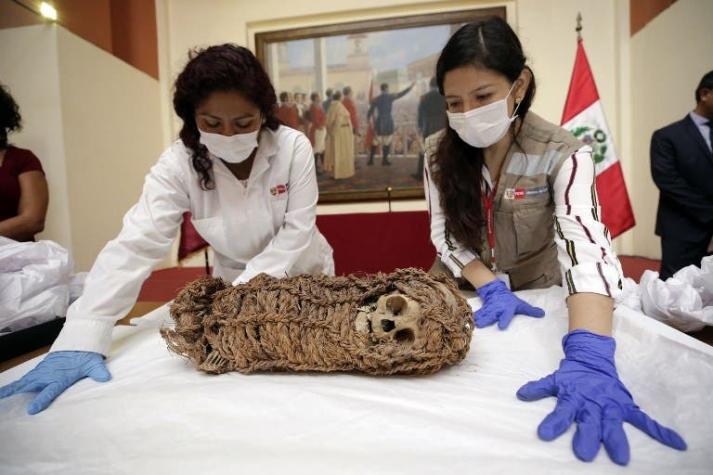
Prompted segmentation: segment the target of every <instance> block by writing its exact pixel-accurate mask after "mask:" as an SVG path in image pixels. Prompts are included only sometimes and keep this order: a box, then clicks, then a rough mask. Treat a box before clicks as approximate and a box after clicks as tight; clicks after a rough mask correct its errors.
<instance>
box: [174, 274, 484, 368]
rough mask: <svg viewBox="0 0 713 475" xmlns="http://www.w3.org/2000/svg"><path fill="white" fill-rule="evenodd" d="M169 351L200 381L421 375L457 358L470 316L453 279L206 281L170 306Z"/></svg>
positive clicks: (372, 277)
mask: <svg viewBox="0 0 713 475" xmlns="http://www.w3.org/2000/svg"><path fill="white" fill-rule="evenodd" d="M170 311H171V318H172V319H173V320H174V322H175V326H174V327H164V328H162V329H161V335H162V336H163V338H164V339H165V340H166V342H167V344H168V348H169V350H171V351H173V352H175V353H176V354H178V355H181V356H184V357H186V358H188V359H189V360H190V361H191V362H193V363H194V364H195V366H196V367H197V368H198V369H200V370H202V371H205V372H208V373H214V374H220V373H225V372H228V371H239V372H241V373H253V372H258V371H318V372H332V371H360V372H363V373H367V374H373V375H389V374H430V373H433V372H436V371H438V370H439V369H441V368H442V367H444V366H448V365H453V364H456V363H458V362H459V361H461V360H463V358H465V356H466V354H467V352H468V350H469V347H470V340H471V336H472V332H473V330H472V320H471V319H472V311H471V309H470V306H469V305H468V303H467V302H466V301H465V299H464V298H463V297H462V296H461V295H460V293H459V292H458V289H457V287H456V285H455V283H454V282H453V280H452V279H450V278H449V277H447V276H446V275H443V274H440V275H435V276H434V275H429V274H426V273H425V272H423V271H421V270H419V269H400V270H397V271H395V272H393V273H390V274H382V273H378V274H373V275H365V276H356V275H350V276H346V277H342V276H340V277H327V276H314V275H300V276H296V277H289V278H284V279H277V278H274V277H270V276H268V275H266V274H260V275H258V276H257V277H255V278H253V279H252V280H251V281H250V282H248V283H246V284H243V285H238V286H231V285H230V284H229V283H227V282H225V281H223V280H222V279H219V278H213V277H206V278H202V279H199V280H197V281H195V282H192V283H191V284H188V285H187V286H186V287H185V288H184V289H183V290H182V291H181V292H180V293H179V294H178V296H177V297H176V299H175V301H174V302H173V304H172V305H171V309H170Z"/></svg>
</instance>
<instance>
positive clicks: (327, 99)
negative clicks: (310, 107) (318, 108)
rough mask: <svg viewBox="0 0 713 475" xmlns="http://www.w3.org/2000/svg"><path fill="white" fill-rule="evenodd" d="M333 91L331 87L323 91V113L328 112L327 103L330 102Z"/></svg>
mask: <svg viewBox="0 0 713 475" xmlns="http://www.w3.org/2000/svg"><path fill="white" fill-rule="evenodd" d="M333 93H334V91H332V88H329V89H327V90H326V91H324V102H322V110H324V113H325V114H326V113H327V112H329V105H330V104H331V103H332V94H333Z"/></svg>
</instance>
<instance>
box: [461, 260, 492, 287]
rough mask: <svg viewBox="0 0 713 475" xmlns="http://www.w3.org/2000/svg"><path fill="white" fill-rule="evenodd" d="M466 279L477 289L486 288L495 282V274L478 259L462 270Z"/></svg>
mask: <svg viewBox="0 0 713 475" xmlns="http://www.w3.org/2000/svg"><path fill="white" fill-rule="evenodd" d="M462 275H463V277H465V279H466V280H467V281H468V282H470V283H471V284H473V287H475V288H476V289H478V288H480V287H482V286H484V285H485V284H487V283H488V282H492V281H493V280H495V274H493V273H492V271H491V270H490V269H488V267H487V266H486V265H485V264H483V263H482V262H481V261H480V260H478V259H473V260H472V261H470V262H469V263H468V264H467V265H466V266H465V267H464V268H463V270H462Z"/></svg>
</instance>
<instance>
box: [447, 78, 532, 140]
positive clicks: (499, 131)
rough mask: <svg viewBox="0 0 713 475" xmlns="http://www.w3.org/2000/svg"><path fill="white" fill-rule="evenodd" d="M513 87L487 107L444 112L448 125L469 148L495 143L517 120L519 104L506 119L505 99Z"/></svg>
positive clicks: (506, 104) (506, 105)
mask: <svg viewBox="0 0 713 475" xmlns="http://www.w3.org/2000/svg"><path fill="white" fill-rule="evenodd" d="M514 87H515V83H513V85H512V86H511V87H510V90H509V91H508V95H507V96H505V98H504V99H500V100H499V101H495V102H493V103H490V104H488V105H487V106H482V107H477V108H475V109H472V110H469V111H468V112H446V114H447V115H448V124H449V125H450V127H451V129H453V130H455V131H456V133H457V134H458V136H459V137H460V138H461V140H463V141H464V142H465V143H467V144H468V145H470V146H473V147H478V148H486V147H489V146H491V145H493V144H494V143H497V142H498V141H499V140H500V139H501V138H503V137H504V136H505V133H506V132H507V130H508V127H510V124H511V123H512V122H513V121H514V120H515V119H516V118H517V115H515V113H516V112H517V109H518V107H520V104H519V103H518V104H517V106H516V107H515V110H514V111H513V113H512V114H513V115H512V117H508V103H507V99H508V97H510V93H511V92H512V90H513V88H514Z"/></svg>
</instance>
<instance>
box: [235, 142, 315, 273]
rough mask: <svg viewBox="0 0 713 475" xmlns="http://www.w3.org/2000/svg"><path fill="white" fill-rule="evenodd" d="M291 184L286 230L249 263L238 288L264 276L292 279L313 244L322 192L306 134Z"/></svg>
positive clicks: (299, 144) (295, 159)
mask: <svg viewBox="0 0 713 475" xmlns="http://www.w3.org/2000/svg"><path fill="white" fill-rule="evenodd" d="M289 180H290V181H289V188H288V197H287V200H288V201H287V210H286V212H285V220H284V222H283V224H282V226H281V227H280V229H279V230H278V231H277V233H276V234H275V237H273V238H272V240H270V242H269V243H268V244H267V246H266V247H265V249H264V250H263V251H262V252H261V253H260V254H258V255H256V256H255V257H253V258H252V259H250V260H249V261H248V263H247V265H246V266H245V271H244V272H243V273H242V274H241V275H240V276H239V277H238V278H237V279H235V281H234V284H236V285H237V284H243V283H245V282H248V281H249V280H250V279H252V278H253V277H255V276H256V275H258V274H260V273H263V272H264V273H266V274H269V275H271V276H274V277H289V276H290V270H291V269H292V266H293V265H294V264H295V262H297V259H298V258H299V257H300V255H301V254H302V253H303V252H305V251H306V250H307V248H308V247H309V245H310V244H311V242H312V239H313V238H314V233H315V230H316V225H315V222H316V213H317V198H318V195H319V192H318V189H317V175H316V172H315V169H314V156H313V155H312V146H311V145H310V143H309V140H307V138H306V137H305V136H304V135H302V134H300V135H299V137H298V138H297V139H296V141H295V149H294V156H293V159H292V164H291V166H290V178H289Z"/></svg>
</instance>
